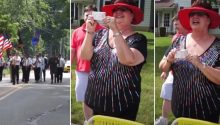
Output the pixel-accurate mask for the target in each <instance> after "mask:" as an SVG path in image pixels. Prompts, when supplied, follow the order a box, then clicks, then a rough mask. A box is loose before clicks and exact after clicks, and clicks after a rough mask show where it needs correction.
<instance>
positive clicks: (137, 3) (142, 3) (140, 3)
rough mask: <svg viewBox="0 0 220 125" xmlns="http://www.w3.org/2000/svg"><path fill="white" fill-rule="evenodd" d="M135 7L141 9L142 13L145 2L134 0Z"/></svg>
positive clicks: (143, 0)
mask: <svg viewBox="0 0 220 125" xmlns="http://www.w3.org/2000/svg"><path fill="white" fill-rule="evenodd" d="M134 2H135V5H136V6H137V7H139V8H141V10H142V12H144V5H145V0H134Z"/></svg>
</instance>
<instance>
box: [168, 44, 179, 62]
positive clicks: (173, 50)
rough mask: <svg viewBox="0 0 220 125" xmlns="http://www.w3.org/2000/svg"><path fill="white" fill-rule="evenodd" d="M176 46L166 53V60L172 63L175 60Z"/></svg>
mask: <svg viewBox="0 0 220 125" xmlns="http://www.w3.org/2000/svg"><path fill="white" fill-rule="evenodd" d="M176 51H177V50H176V48H174V49H172V50H171V51H170V52H169V53H168V55H167V61H168V62H170V63H173V62H174V60H175V54H176Z"/></svg>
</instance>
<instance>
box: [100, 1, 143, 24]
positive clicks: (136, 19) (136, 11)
mask: <svg viewBox="0 0 220 125" xmlns="http://www.w3.org/2000/svg"><path fill="white" fill-rule="evenodd" d="M118 7H126V8H128V9H129V10H131V11H132V13H133V14H134V18H133V21H132V22H131V23H132V24H139V23H140V22H141V21H143V17H144V14H143V13H142V11H141V9H140V8H138V7H136V6H133V5H130V4H127V3H123V2H118V3H115V4H110V5H105V6H103V7H102V11H104V12H106V15H107V16H113V12H112V11H113V10H114V9H115V8H118Z"/></svg>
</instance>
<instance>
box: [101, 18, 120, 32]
mask: <svg viewBox="0 0 220 125" xmlns="http://www.w3.org/2000/svg"><path fill="white" fill-rule="evenodd" d="M103 22H104V23H105V24H106V25H107V26H108V27H109V28H110V29H111V30H112V31H116V30H118V28H117V25H116V23H115V18H114V17H111V16H106V17H105V18H104V19H103Z"/></svg>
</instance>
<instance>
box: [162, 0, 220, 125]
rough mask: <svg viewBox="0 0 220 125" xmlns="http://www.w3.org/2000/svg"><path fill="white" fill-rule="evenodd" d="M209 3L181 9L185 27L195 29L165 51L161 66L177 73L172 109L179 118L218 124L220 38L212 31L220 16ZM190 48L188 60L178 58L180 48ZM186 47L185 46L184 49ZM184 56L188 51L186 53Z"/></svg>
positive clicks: (188, 49)
mask: <svg viewBox="0 0 220 125" xmlns="http://www.w3.org/2000/svg"><path fill="white" fill-rule="evenodd" d="M210 8H211V6H209V5H208V4H207V3H202V2H198V1H197V2H195V3H194V4H193V6H192V7H191V8H186V9H183V10H180V12H179V14H178V16H179V20H180V22H181V24H182V25H183V27H184V28H186V29H188V30H191V31H192V33H189V34H188V35H187V36H185V37H184V36H181V37H180V38H179V39H178V40H177V42H175V43H173V45H172V47H171V49H170V50H168V52H167V53H166V54H165V56H166V58H165V59H164V60H163V62H162V63H161V65H160V68H161V69H162V70H163V71H168V70H169V69H171V70H172V71H173V75H174V82H173V94H172V105H171V106H172V111H173V113H174V115H175V116H176V117H190V118H194V119H201V120H206V121H211V122H216V123H218V119H219V114H220V100H219V98H220V89H219V85H220V77H219V74H220V40H219V39H218V38H216V37H215V36H213V35H210V34H209V33H208V30H209V29H211V28H216V27H217V26H219V23H220V16H219V15H218V14H217V13H216V12H214V11H212V10H211V9H210ZM181 46H182V47H184V49H185V50H187V51H188V55H187V57H186V58H185V59H184V58H182V59H175V55H176V54H177V53H179V51H178V49H176V48H181ZM182 49H183V48H182ZM182 57H184V53H183V54H182Z"/></svg>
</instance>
